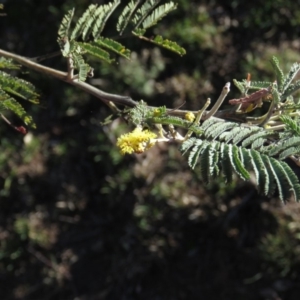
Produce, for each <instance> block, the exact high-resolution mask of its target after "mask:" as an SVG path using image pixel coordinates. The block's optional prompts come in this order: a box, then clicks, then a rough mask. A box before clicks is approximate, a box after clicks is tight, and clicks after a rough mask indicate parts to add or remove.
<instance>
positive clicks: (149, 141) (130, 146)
mask: <svg viewBox="0 0 300 300" xmlns="http://www.w3.org/2000/svg"><path fill="white" fill-rule="evenodd" d="M155 138H156V134H155V133H153V132H151V131H149V130H147V129H146V130H142V128H140V127H137V128H135V129H134V130H133V131H132V132H129V133H126V134H123V135H121V136H120V137H119V138H118V140H117V146H118V147H119V148H120V151H121V153H122V154H126V153H128V154H131V153H143V152H144V151H146V150H148V149H150V148H151V147H152V146H154V144H155V142H156V140H154V139H155Z"/></svg>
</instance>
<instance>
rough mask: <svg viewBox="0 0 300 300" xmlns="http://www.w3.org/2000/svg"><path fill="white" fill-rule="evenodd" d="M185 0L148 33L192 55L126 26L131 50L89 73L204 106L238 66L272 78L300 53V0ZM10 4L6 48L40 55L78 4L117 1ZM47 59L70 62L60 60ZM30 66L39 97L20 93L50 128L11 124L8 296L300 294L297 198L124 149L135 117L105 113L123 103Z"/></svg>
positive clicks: (156, 101) (0, 189)
mask: <svg viewBox="0 0 300 300" xmlns="http://www.w3.org/2000/svg"><path fill="white" fill-rule="evenodd" d="M123 2H124V3H123ZM176 2H177V3H178V9H177V10H176V11H174V12H173V13H171V14H170V15H169V16H168V17H166V18H165V19H164V20H163V21H162V22H160V23H159V24H158V25H157V26H156V27H154V29H153V31H152V32H151V31H150V32H149V34H148V36H151V34H153V35H154V34H161V35H163V36H164V37H165V38H168V39H171V40H175V41H177V42H178V43H179V44H180V45H181V46H183V47H185V49H186V51H187V54H186V55H185V56H184V57H182V58H181V57H179V56H177V55H176V54H173V53H170V52H168V51H166V50H164V49H159V48H157V47H155V46H153V45H150V44H147V43H144V42H142V41H138V40H137V39H134V38H132V37H126V38H123V39H122V40H120V42H122V43H124V45H127V46H128V47H129V48H130V49H133V52H132V59H131V61H125V60H123V59H119V60H118V63H116V64H112V65H108V64H105V63H102V62H98V61H92V60H91V61H90V64H91V65H92V66H93V67H94V68H95V77H94V78H93V79H91V80H90V83H92V84H93V85H95V86H96V87H99V88H101V89H102V90H104V91H107V92H111V93H119V94H121V95H130V96H131V97H132V98H133V99H135V100H140V99H143V100H145V101H146V102H147V103H148V104H150V105H166V106H167V107H170V108H172V107H177V106H179V105H180V104H182V103H184V102H186V103H185V105H184V107H183V108H185V109H193V110H196V109H199V108H200V107H201V106H202V105H203V103H204V101H205V100H206V99H207V97H211V98H212V100H213V101H214V100H215V99H217V97H218V95H219V93H220V91H221V89H222V87H223V86H224V84H225V83H226V82H227V81H231V82H232V79H234V78H236V79H238V80H241V79H244V78H246V76H247V73H251V75H252V79H253V80H267V81H272V80H274V76H273V74H272V68H271V64H270V58H271V57H272V56H273V55H276V56H277V57H278V58H279V60H280V62H281V66H282V68H283V69H284V70H288V69H289V67H290V66H291V64H292V63H293V62H295V61H298V62H299V60H300V54H299V47H300V38H299V33H300V26H299V25H300V9H299V4H300V3H299V1H298V0H297V1H295V0H293V1H291V0H285V1H283V0H266V1H258V0H252V1H242V0H222V1H221V0H220V1H217V0H215V1H213V0H211V1H208V0H207V1H191V0H178V1H176ZM1 3H3V4H4V5H5V9H4V12H5V13H6V16H4V17H1V18H0V27H1V32H0V36H1V38H0V47H1V48H2V49H4V50H7V51H11V52H14V53H17V54H20V55H23V56H26V57H36V56H39V55H43V54H46V53H49V52H53V51H57V50H58V49H59V47H58V44H57V42H56V40H57V30H58V26H59V24H60V21H61V19H62V17H63V15H64V14H65V13H66V12H67V11H68V10H69V9H71V8H72V7H76V13H77V16H79V15H81V14H82V12H83V11H84V10H85V9H86V8H87V6H88V5H89V4H90V3H98V4H103V3H107V1H100V0H99V1H88V0H76V1H74V0H66V1H58V0H44V1H38V0H24V1H18V0H6V1H5V0H2V1H1ZM126 3H127V1H122V5H124V4H126ZM76 13H75V15H76ZM117 15H118V13H116V14H115V17H112V19H111V20H110V22H109V23H108V24H107V27H106V29H105V32H104V34H106V35H107V36H110V37H114V36H116V31H115V28H114V24H115V22H116V20H117V18H116V16H117ZM42 63H43V64H45V65H48V66H51V67H53V68H57V69H60V70H66V62H65V61H64V60H63V59H62V58H61V57H56V58H52V59H49V60H47V61H44V62H42ZM19 76H20V77H22V78H24V79H26V80H28V81H31V82H32V83H34V84H35V85H36V86H37V87H38V89H39V92H40V94H41V105H39V106H33V105H30V104H28V103H23V104H24V106H25V107H26V109H28V111H29V112H30V113H31V114H32V115H33V117H34V119H35V121H36V123H37V126H38V127H37V129H36V130H29V133H28V134H27V135H26V136H25V137H24V136H22V135H21V134H20V133H18V132H16V131H14V130H13V129H12V128H10V127H9V126H7V124H6V123H4V122H1V123H0V136H1V139H0V298H1V300H8V299H10V300H13V299H28V300H32V299H40V300H46V299H47V300H52V299H53V300H54V299H55V300H57V299H59V300H60V299H61V300H69V299H74V300H75V299H76V300H90V299H91V300H92V299H95V300H97V299H105V300H106V299H108V300H111V299H112V300H114V299H116V300H119V299H120V300H132V299H143V300H166V299H167V300H169V299H170V300H179V299H210V300H214V299H216V300H217V299H218V300H225V299H228V300H229V299H241V300H242V299H243V300H252V299H253V300H254V299H271V300H272V299H277V300H279V299H285V300H296V299H300V221H299V217H300V204H297V203H294V202H293V201H291V202H289V203H288V204H287V205H282V203H281V202H280V201H279V200H278V199H266V198H263V197H261V196H259V195H258V194H257V193H256V192H255V189H254V188H253V186H252V185H251V184H250V183H245V182H240V181H236V182H234V183H232V184H227V183H225V182H224V180H223V179H219V180H215V181H213V182H211V183H210V184H206V183H203V182H202V181H201V179H200V178H199V174H198V171H197V170H195V171H194V172H191V170H189V167H188V166H187V162H186V160H185V159H183V158H182V157H181V154H180V153H179V151H178V150H177V145H173V146H172V145H167V146H166V145H159V146H157V147H154V148H153V149H151V151H148V152H147V153H145V154H143V155H136V156H135V155H132V156H121V155H120V153H119V152H118V149H117V148H116V146H115V143H116V139H117V137H118V136H119V135H120V134H121V133H124V132H126V131H129V130H131V128H128V126H127V125H126V124H125V123H124V122H122V120H115V121H114V122H112V123H111V124H109V125H107V126H102V125H101V122H102V121H104V119H105V118H106V117H107V116H108V115H109V114H110V113H111V112H110V111H109V110H108V109H107V108H106V107H105V106H104V105H103V103H101V101H99V100H97V99H95V98H94V97H92V96H90V95H88V94H85V93H84V92H82V91H81V90H78V89H76V88H74V87H72V86H69V85H67V84H66V83H63V82H59V81H58V80H56V79H54V78H50V77H46V76H44V75H41V74H38V73H36V72H34V71H31V70H28V69H26V68H22V70H21V73H20V74H19ZM237 96H239V93H238V90H237V89H236V88H234V87H232V89H231V92H230V96H229V98H235V97H237ZM7 117H9V119H10V120H11V121H12V122H13V123H14V124H16V125H22V123H21V121H20V120H18V119H17V118H16V117H14V116H13V115H7Z"/></svg>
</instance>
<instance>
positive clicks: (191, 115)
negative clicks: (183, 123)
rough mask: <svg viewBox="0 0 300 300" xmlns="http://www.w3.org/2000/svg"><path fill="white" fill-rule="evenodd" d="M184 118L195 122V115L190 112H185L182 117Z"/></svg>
mask: <svg viewBox="0 0 300 300" xmlns="http://www.w3.org/2000/svg"><path fill="white" fill-rule="evenodd" d="M184 118H185V119H186V120H188V121H190V122H193V121H194V120H195V118H196V117H195V115H194V114H193V113H192V112H187V113H186V114H185V116H184Z"/></svg>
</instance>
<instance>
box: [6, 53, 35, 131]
mask: <svg viewBox="0 0 300 300" xmlns="http://www.w3.org/2000/svg"><path fill="white" fill-rule="evenodd" d="M0 68H3V69H12V70H15V69H18V68H19V66H18V65H16V64H14V63H13V62H12V61H11V60H7V59H5V58H1V59H0ZM38 97H39V95H38V93H37V92H36V90H35V87H34V86H33V85H32V84H31V83H29V82H27V81H25V80H23V79H20V78H17V77H15V76H12V75H10V74H8V73H6V72H3V71H0V113H2V112H4V111H5V110H10V111H12V112H13V113H15V114H16V115H17V116H18V117H20V118H21V119H22V120H23V122H24V123H25V124H26V125H30V126H32V127H36V125H35V123H34V122H33V119H32V117H31V116H30V115H28V114H27V112H26V111H25V109H24V108H23V106H22V105H21V104H20V103H19V101H18V100H17V99H18V98H21V99H24V100H28V101H30V102H32V103H34V104H37V103H38Z"/></svg>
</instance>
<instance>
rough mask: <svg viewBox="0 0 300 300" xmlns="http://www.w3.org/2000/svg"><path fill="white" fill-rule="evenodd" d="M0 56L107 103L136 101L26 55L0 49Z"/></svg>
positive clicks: (131, 103)
mask: <svg viewBox="0 0 300 300" xmlns="http://www.w3.org/2000/svg"><path fill="white" fill-rule="evenodd" d="M0 56H3V57H6V58H11V59H13V60H14V61H16V62H18V63H20V64H21V65H23V66H25V67H28V68H30V69H32V70H35V71H37V72H39V73H43V74H45V75H48V76H52V77H55V78H57V79H59V80H62V81H65V82H67V83H69V84H72V85H74V86H76V87H78V88H80V89H82V90H84V91H85V92H87V93H89V94H91V95H93V96H95V97H96V98H98V99H100V100H102V101H104V102H105V103H107V102H108V101H111V102H114V103H116V104H120V105H124V106H129V107H134V106H135V105H136V102H135V101H134V100H132V99H131V98H130V97H127V96H120V95H117V94H110V93H106V92H104V91H102V90H100V89H98V88H95V87H94V86H92V85H90V84H88V83H86V82H82V81H79V80H78V79H73V78H70V76H68V73H67V72H62V71H58V70H56V69H52V68H49V67H46V66H43V65H41V64H38V63H36V62H34V61H32V60H31V59H29V58H26V57H23V56H20V55H17V54H13V53H10V52H7V51H5V50H2V49H0Z"/></svg>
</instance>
